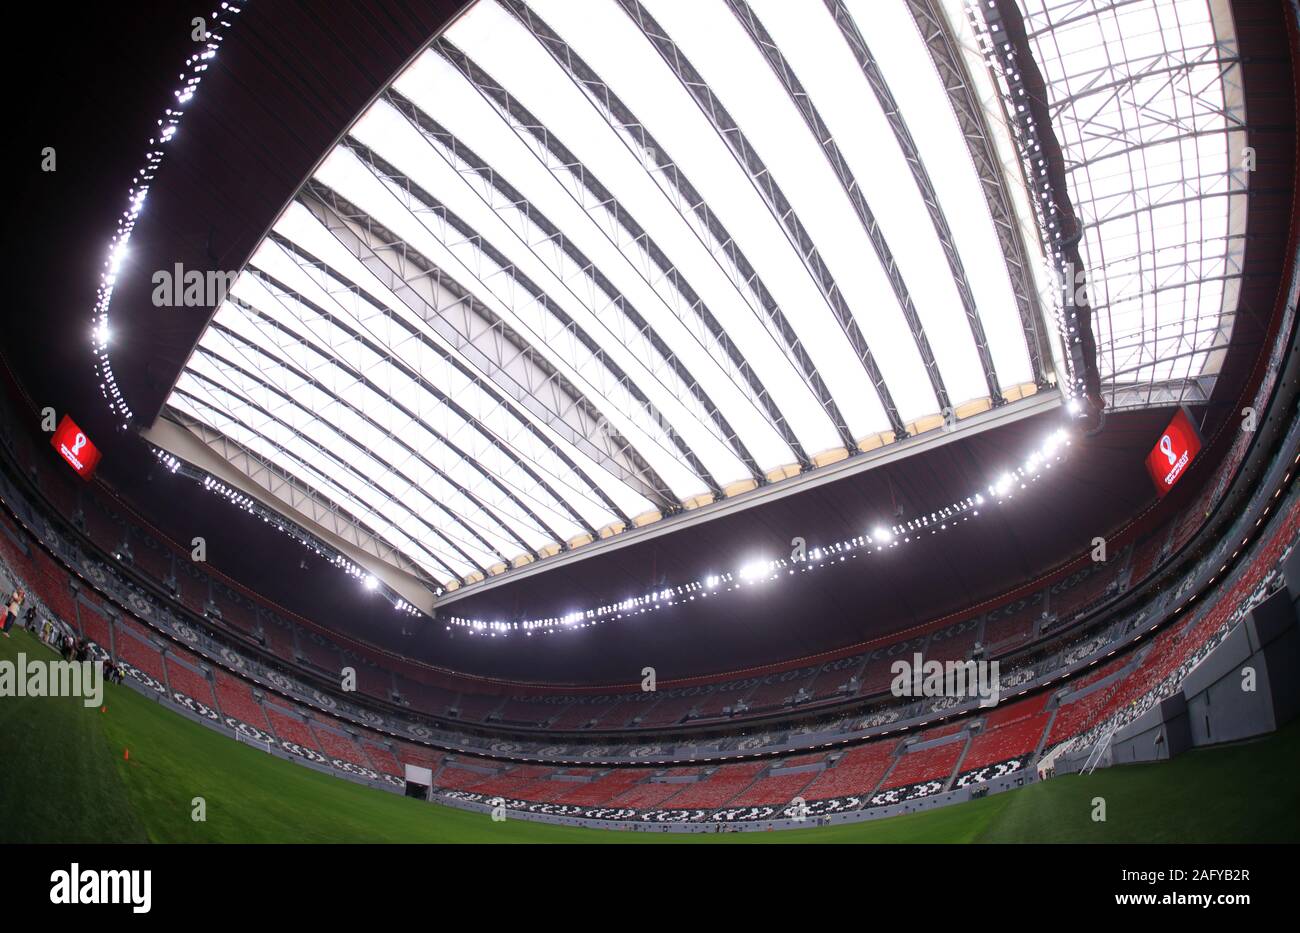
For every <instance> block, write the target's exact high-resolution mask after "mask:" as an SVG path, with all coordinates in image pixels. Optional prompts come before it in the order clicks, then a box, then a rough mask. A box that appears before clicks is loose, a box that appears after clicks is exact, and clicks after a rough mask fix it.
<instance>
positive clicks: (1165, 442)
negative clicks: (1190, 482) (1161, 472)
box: [1160, 434, 1178, 466]
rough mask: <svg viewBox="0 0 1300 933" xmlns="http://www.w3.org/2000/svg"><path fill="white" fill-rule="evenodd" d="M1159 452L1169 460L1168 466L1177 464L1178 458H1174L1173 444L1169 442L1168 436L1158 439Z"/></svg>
mask: <svg viewBox="0 0 1300 933" xmlns="http://www.w3.org/2000/svg"><path fill="white" fill-rule="evenodd" d="M1160 452H1161V453H1162V454H1164V455H1165V457H1166V459H1168V460H1169V465H1170V466H1173V465H1174V463H1176V462H1177V460H1178V458H1177V457H1175V456H1174V444H1173V441H1171V440H1169V435H1168V434H1166V435H1164V436H1163V437H1161V438H1160Z"/></svg>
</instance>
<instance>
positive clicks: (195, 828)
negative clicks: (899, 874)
mask: <svg viewBox="0 0 1300 933" xmlns="http://www.w3.org/2000/svg"><path fill="white" fill-rule="evenodd" d="M20 651H21V652H25V653H26V654H27V655H28V657H29V658H31V659H34V658H38V657H40V658H45V657H54V655H53V653H52V652H50V651H49V649H47V648H46V647H44V646H43V645H41V644H40V643H39V642H38V641H36V639H34V638H32V637H31V636H30V635H28V634H27V633H26V632H24V631H18V630H15V631H14V632H13V637H12V638H11V639H0V660H14V659H15V658H16V656H17V654H18V653H19V652H20ZM125 750H129V751H130V757H129V758H124V755H123V753H124V751H125ZM1297 763H1300V724H1298V723H1292V724H1291V725H1290V726H1289V727H1287V728H1286V729H1283V730H1282V731H1281V732H1279V733H1277V734H1276V735H1273V736H1271V737H1269V738H1267V739H1264V740H1261V741H1257V742H1251V743H1245V744H1241V745H1236V746H1232V747H1228V748H1220V749H1211V750H1204V751H1196V752H1191V753H1189V754H1186V755H1183V756H1182V757H1180V758H1178V759H1176V760H1174V761H1172V762H1167V763H1162V764H1156V765H1131V766H1126V767H1122V768H1111V769H1107V770H1104V771H1098V772H1097V773H1096V774H1093V775H1091V776H1088V777H1080V776H1070V777H1062V778H1057V779H1055V780H1052V781H1048V782H1045V783H1043V784H1036V785H1033V786H1031V787H1028V788H1025V789H1023V790H1018V791H1013V792H1010V793H1005V794H998V795H996V796H992V797H987V798H984V799H982V800H977V801H973V802H971V803H966V804H961V805H957V806H950V807H944V808H941V809H938V810H934V811H931V812H928V813H921V814H913V815H908V816H901V817H894V818H892V819H888V820H879V821H874V822H868V823H860V824H856V825H852V826H836V827H829V828H810V829H802V830H782V831H778V832H767V833H729V834H722V835H699V836H695V835H690V836H686V835H678V834H671V833H670V834H648V833H627V832H617V831H612V830H595V829H578V828H571V827H560V826H548V825H544V824H540V823H532V822H529V821H526V820H523V819H514V818H512V819H507V820H505V821H504V822H496V823H494V822H492V820H491V819H490V818H489V817H488V816H486V815H483V814H478V813H466V812H463V811H460V810H454V809H449V808H446V807H440V806H434V805H430V804H427V803H423V802H420V801H416V800H409V799H407V798H404V797H399V796H397V795H394V794H386V793H383V792H381V791H376V790H372V789H370V788H367V787H361V786H359V785H355V784H352V783H351V782H348V781H344V780H341V779H338V778H334V777H330V776H328V775H324V774H320V773H317V772H315V771H312V770H310V769H307V768H303V767H300V766H298V765H295V764H292V763H290V762H286V761H282V760H280V759H278V758H274V757H272V756H270V755H267V754H266V753H265V752H262V751H258V750H257V749H255V748H251V747H249V746H247V745H242V744H239V743H236V742H234V741H232V740H231V739H229V738H226V737H225V736H224V735H220V734H218V733H216V732H213V731H212V730H210V729H207V728H204V727H203V726H200V725H198V724H196V723H193V722H191V721H189V720H188V719H185V718H184V717H182V716H180V715H177V714H176V713H174V712H172V711H171V710H169V709H167V708H166V707H163V706H160V705H159V704H157V703H154V702H152V701H151V700H148V699H146V698H144V697H141V696H139V695H138V694H136V693H135V692H134V691H132V690H130V689H129V688H127V687H116V686H112V685H108V686H106V687H105V701H104V709H103V711H101V710H100V709H87V708H86V707H85V706H84V705H83V704H82V701H81V700H80V699H77V698H59V699H32V698H21V699H19V698H13V697H6V698H0V767H2V768H3V772H2V775H3V776H2V777H0V782H2V783H0V787H2V788H3V789H2V790H0V842H141V841H153V842H538V843H542V842H567V843H601V842H604V843H704V844H717V843H804V842H1264V841H1273V842H1284V841H1285V842H1295V841H1297V840H1300V781H1297V780H1296V773H1295V770H1294V769H1295V768H1296V765H1297ZM195 797H202V798H203V799H204V801H205V803H206V809H207V819H206V821H205V822H196V821H194V820H193V819H192V818H191V814H192V811H193V808H194V805H193V799H194V798H195ZM1095 797H1103V798H1105V800H1106V809H1107V820H1106V822H1104V823H1097V822H1094V821H1093V820H1092V809H1093V804H1092V801H1093V798H1095Z"/></svg>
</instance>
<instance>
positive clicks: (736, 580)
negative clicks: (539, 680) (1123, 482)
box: [443, 428, 1071, 638]
mask: <svg viewBox="0 0 1300 933" xmlns="http://www.w3.org/2000/svg"><path fill="white" fill-rule="evenodd" d="M1070 445H1071V439H1070V433H1069V432H1068V431H1067V430H1066V429H1064V428H1058V429H1057V430H1055V431H1053V432H1052V433H1051V434H1050V435H1048V437H1047V438H1046V439H1045V440H1044V441H1043V444H1042V445H1041V446H1040V447H1039V448H1038V449H1037V450H1034V451H1032V452H1031V453H1030V454H1029V456H1028V457H1026V458H1025V461H1024V463H1022V464H1021V465H1020V466H1018V467H1015V468H1014V469H1011V470H1008V471H1006V472H1005V473H1003V474H1002V475H1001V476H1000V477H998V478H997V479H996V480H994V481H993V482H992V483H990V484H989V486H988V494H987V496H986V495H985V494H984V493H982V492H980V493H975V494H974V495H971V496H967V497H965V498H963V499H960V500H959V501H957V502H954V503H952V504H950V505H947V506H944V507H943V508H941V509H937V510H935V511H933V512H930V513H928V514H926V515H922V516H919V517H917V518H914V519H912V520H910V521H907V522H904V523H902V524H897V525H893V526H892V527H890V526H885V525H877V526H876V527H875V528H874V529H873V530H872V531H871V532H870V533H867V534H863V535H859V536H857V537H855V538H851V539H849V540H848V541H840V542H837V543H835V544H831V545H827V546H825V547H815V548H811V549H809V550H808V551H807V553H806V554H805V555H804V556H803V557H802V558H797V557H789V558H785V557H782V558H777V559H770V558H757V559H754V560H751V561H748V562H746V563H745V564H743V565H741V566H740V567H739V568H737V569H736V570H735V571H729V572H724V573H717V574H709V575H708V576H705V577H704V578H703V579H701V580H693V581H691V582H689V583H685V584H681V585H679V586H671V587H666V588H663V589H656V590H654V591H652V592H650V593H647V594H645V595H643V596H634V597H630V598H628V599H625V600H623V601H621V602H618V603H612V604H607V605H603V606H597V607H595V608H592V609H586V610H574V611H573V612H569V613H566V614H564V615H562V616H548V617H544V618H539V619H525V620H522V621H517V622H503V621H499V620H498V621H487V620H483V619H469V618H465V617H463V616H448V617H445V618H444V620H443V622H444V628H445V629H446V630H447V631H451V630H452V629H453V628H456V629H460V630H464V631H467V632H469V633H470V634H471V635H488V636H490V637H493V638H495V637H496V636H498V635H501V636H503V637H504V636H508V635H510V634H512V633H515V632H523V633H524V634H525V635H528V636H531V635H533V634H534V633H536V632H541V633H543V634H547V635H549V634H551V633H552V632H557V631H568V630H573V629H579V628H590V627H591V626H593V625H600V624H603V623H606V622H615V621H619V620H621V619H625V618H630V617H633V616H640V615H645V614H646V613H653V612H658V611H659V610H661V609H665V608H668V607H672V606H677V605H682V604H685V603H690V602H694V601H695V600H696V599H707V598H709V597H710V596H714V595H719V594H721V593H727V592H734V591H736V590H742V589H743V588H745V587H746V586H755V585H758V584H762V583H766V582H770V581H774V580H777V579H779V578H780V577H782V576H785V577H791V576H794V574H795V573H796V572H798V573H807V572H809V571H812V570H817V569H820V568H822V567H826V566H828V565H834V564H839V563H843V562H845V561H846V560H849V559H853V558H856V557H858V555H859V554H870V553H872V552H881V551H884V550H886V549H887V548H896V547H899V546H901V545H903V544H909V543H911V542H912V541H914V540H920V539H922V538H924V537H925V536H926V535H934V534H938V533H939V532H941V531H947V530H948V529H950V528H953V527H956V526H957V525H959V524H962V523H964V522H967V521H970V519H972V518H975V517H976V516H978V515H979V514H980V509H981V507H983V506H984V505H986V504H990V503H991V504H995V505H1001V504H1003V503H1005V502H1006V501H1007V500H1009V499H1012V498H1013V497H1014V496H1015V494H1016V493H1017V492H1019V491H1021V490H1026V489H1028V488H1029V486H1030V485H1031V484H1033V483H1036V482H1037V481H1038V480H1039V479H1040V478H1041V477H1042V476H1044V475H1045V474H1046V473H1047V471H1049V470H1051V469H1052V467H1053V465H1055V464H1057V463H1059V462H1060V461H1061V460H1062V459H1063V458H1064V457H1065V455H1066V453H1067V449H1068V448H1069V447H1070Z"/></svg>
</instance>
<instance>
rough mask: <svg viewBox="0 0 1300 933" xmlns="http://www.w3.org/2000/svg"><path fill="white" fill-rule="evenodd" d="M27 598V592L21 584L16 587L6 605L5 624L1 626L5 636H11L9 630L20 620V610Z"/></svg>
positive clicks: (0, 628)
mask: <svg viewBox="0 0 1300 933" xmlns="http://www.w3.org/2000/svg"><path fill="white" fill-rule="evenodd" d="M26 598H27V594H26V593H24V592H23V588H22V587H21V586H20V587H18V588H17V589H15V590H14V594H13V595H12V596H10V597H9V605H8V606H6V607H5V619H4V625H3V626H2V627H0V630H3V631H4V636H5V638H8V637H9V630H10V629H11V628H13V627H14V622H16V621H17V620H18V612H19V610H21V609H22V607H23V600H25V599H26Z"/></svg>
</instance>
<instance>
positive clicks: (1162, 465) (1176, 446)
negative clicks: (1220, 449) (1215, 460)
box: [1147, 408, 1201, 496]
mask: <svg viewBox="0 0 1300 933" xmlns="http://www.w3.org/2000/svg"><path fill="white" fill-rule="evenodd" d="M1200 449H1201V434H1200V432H1199V431H1197V430H1196V425H1194V424H1192V419H1191V418H1189V417H1187V410H1186V409H1183V408H1180V409H1178V413H1177V414H1176V415H1174V420H1173V421H1170V422H1169V427H1167V428H1165V431H1164V433H1163V434H1161V435H1160V440H1158V441H1156V446H1155V447H1153V448H1152V449H1151V453H1149V454H1147V472H1148V473H1150V474H1151V480H1152V482H1154V483H1155V484H1156V492H1157V493H1159V494H1160V495H1162V496H1163V495H1164V494H1165V493H1167V492H1168V491H1169V490H1171V489H1173V488H1174V483H1176V482H1178V479H1179V477H1181V476H1182V475H1183V474H1184V473H1186V472H1187V468H1188V467H1189V466H1190V465H1191V463H1192V461H1193V460H1194V459H1195V458H1196V455H1197V453H1199V452H1200Z"/></svg>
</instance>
